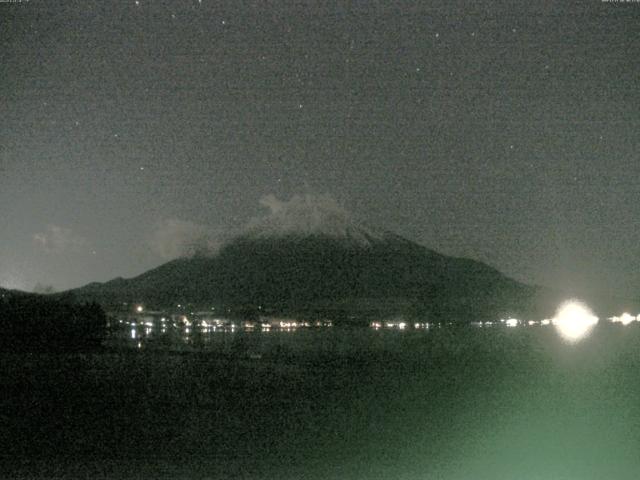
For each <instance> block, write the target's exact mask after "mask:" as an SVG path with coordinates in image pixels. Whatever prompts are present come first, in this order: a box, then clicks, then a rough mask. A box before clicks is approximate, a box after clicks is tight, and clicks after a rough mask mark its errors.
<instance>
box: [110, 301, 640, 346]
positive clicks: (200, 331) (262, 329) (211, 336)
mask: <svg viewBox="0 0 640 480" xmlns="http://www.w3.org/2000/svg"><path fill="white" fill-rule="evenodd" d="M636 320H637V317H635V316H632V315H630V314H628V313H623V314H622V315H621V316H619V317H618V316H614V317H610V318H609V319H608V321H609V322H610V323H611V324H618V325H623V326H627V325H629V324H631V323H633V322H636ZM597 323H598V318H597V317H596V316H595V315H593V314H592V312H591V310H590V309H589V308H588V307H587V306H586V305H584V304H582V303H580V302H578V301H569V302H565V303H564V304H562V305H561V306H560V308H559V309H558V312H557V314H556V316H555V317H554V318H553V319H543V320H520V319H517V318H506V319H500V320H496V321H473V322H470V323H469V326H470V327H471V328H474V329H475V328H481V329H485V328H507V329H525V328H540V327H547V326H553V327H555V330H556V331H557V333H558V335H559V336H560V337H561V338H563V339H564V340H565V341H567V342H569V343H575V342H578V341H580V340H582V339H583V338H585V337H586V336H588V335H589V334H590V333H591V331H592V329H593V328H594V326H595V325H596V324H597ZM116 325H117V328H116V330H115V331H113V332H112V335H111V338H110V342H111V344H119V345H120V346H124V347H130V348H131V347H132V348H144V347H154V348H165V349H166V348H193V349H203V348H205V349H206V348H219V347H228V346H229V345H236V344H242V345H241V347H240V348H245V349H246V350H247V351H249V350H251V348H254V349H255V348H258V347H256V345H259V344H260V343H265V339H266V338H267V337H268V336H274V337H275V338H276V339H279V340H276V341H281V340H282V338H284V337H283V335H284V336H286V335H292V334H298V337H300V336H301V335H302V336H303V337H305V338H312V337H314V336H315V337H318V334H317V332H319V331H327V330H331V327H333V326H334V323H333V322H332V321H330V320H327V319H324V320H316V321H309V320H298V319H292V318H279V319H278V318H276V319H268V320H267V321H264V320H260V321H255V320H243V321H239V320H230V319H226V318H213V319H212V318H197V317H196V318H193V317H191V318H188V317H187V316H185V315H174V316H170V318H167V317H166V316H162V317H159V316H158V317H153V316H149V315H146V316H142V315H138V316H135V315H134V316H131V315H130V316H128V317H123V318H120V319H119V320H118V321H117V322H116ZM450 325H452V323H430V322H425V321H409V320H407V319H405V318H404V317H402V316H397V317H394V318H391V319H381V320H374V321H371V322H370V323H369V325H368V326H369V328H366V329H364V330H365V331H369V332H374V333H375V332H380V333H382V332H384V331H386V332H393V331H396V332H402V334H404V335H411V334H414V333H415V334H428V333H429V332H430V331H433V330H434V329H440V328H443V327H444V328H446V327H448V326H450ZM358 331H359V332H360V333H362V331H363V329H358ZM302 332H306V333H302ZM314 332H315V333H314ZM412 332H413V333H412ZM266 343H269V342H266ZM244 344H250V345H249V346H248V347H247V346H246V345H244Z"/></svg>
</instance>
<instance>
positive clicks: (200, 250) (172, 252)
mask: <svg viewBox="0 0 640 480" xmlns="http://www.w3.org/2000/svg"><path fill="white" fill-rule="evenodd" d="M221 243H222V242H221V240H220V239H219V236H218V235H217V234H216V232H215V231H214V230H213V229H212V228H211V227H208V226H205V225H200V224H197V223H194V222H190V221H186V220H180V219H177V218H170V219H165V220H162V221H160V222H158V223H157V224H156V227H155V230H154V231H153V233H152V235H151V238H150V239H149V246H150V247H151V250H152V251H153V252H154V253H155V254H156V255H158V256H160V257H161V258H163V259H165V260H171V259H174V258H178V257H186V256H193V255H195V254H204V255H213V254H215V253H216V252H217V251H218V250H219V248H220V245H221Z"/></svg>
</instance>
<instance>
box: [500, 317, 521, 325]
mask: <svg viewBox="0 0 640 480" xmlns="http://www.w3.org/2000/svg"><path fill="white" fill-rule="evenodd" d="M502 321H503V322H505V323H506V324H507V327H517V326H518V323H520V322H518V319H517V318H509V319H507V320H502Z"/></svg>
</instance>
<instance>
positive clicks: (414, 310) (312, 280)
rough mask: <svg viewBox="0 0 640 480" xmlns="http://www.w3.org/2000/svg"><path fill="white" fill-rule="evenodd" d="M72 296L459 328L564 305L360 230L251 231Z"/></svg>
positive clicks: (470, 266) (485, 269)
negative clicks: (421, 321)
mask: <svg viewBox="0 0 640 480" xmlns="http://www.w3.org/2000/svg"><path fill="white" fill-rule="evenodd" d="M72 293H73V294H74V296H75V297H76V298H77V299H78V300H81V301H97V302H98V303H100V304H102V305H103V306H105V307H107V308H122V306H123V304H124V303H126V304H128V305H131V304H132V303H136V302H141V303H145V304H147V305H150V306H151V305H152V306H153V307H154V308H172V307H175V306H176V305H177V304H188V305H191V306H192V307H193V308H210V307H211V306H216V307H224V308H225V309H230V310H231V311H235V312H243V313H244V314H250V313H259V312H271V313H297V314H301V313H304V314H310V315H314V314H315V315H331V314H333V315H343V316H354V315H355V316H360V317H363V316H366V315H379V314H385V315H388V314H393V313H401V314H408V315H410V316H413V317H416V318H418V317H420V318H425V319H430V320H433V321H438V320H447V321H451V320H453V321H460V322H465V321H474V320H488V319H492V320H495V319H497V318H500V317H506V316H524V317H527V316H534V315H537V316H540V315H543V314H550V313H552V312H549V311H548V310H549V308H550V306H551V305H554V306H555V305H556V303H555V301H556V300H557V298H556V297H558V298H559V296H557V295H554V294H553V292H551V291H548V290H545V289H543V288H540V287H533V286H528V285H524V284H522V283H519V282H517V281H515V280H512V279H510V278H508V277H506V276H504V275H503V274H501V273H500V272H499V271H497V270H496V269H494V268H492V267H490V266H488V265H485V264H483V263H481V262H478V261H474V260H469V259H464V258H454V257H449V256H445V255H442V254H439V253H437V252H435V251H433V250H430V249H428V248H425V247H423V246H421V245H418V244H416V243H413V242H411V241H408V240H406V239H404V238H402V237H400V236H397V235H394V234H390V233H379V232H373V231H371V230H367V229H362V228H357V227H353V228H349V229H343V230H341V231H340V232H339V233H335V232H330V233H329V234H327V233H322V232H319V233H309V234H307V233H305V234H296V233H287V234H283V235H278V234H273V233H269V234H263V232H260V231H253V232H251V233H248V234H245V235H242V236H239V237H237V238H236V239H235V240H233V241H231V242H230V243H228V244H227V245H226V246H224V247H223V248H222V249H221V250H220V251H219V252H218V253H217V254H216V255H203V254H201V255H195V256H193V257H190V258H179V259H176V260H173V261H170V262H168V263H166V264H164V265H161V266H159V267H157V268H155V269H153V270H150V271H148V272H146V273H143V274H142V275H139V276H137V277H135V278H131V279H122V278H116V279H114V280H111V281H109V282H106V283H93V284H89V285H86V286H85V287H82V288H79V289H76V290H74V291H73V292H72Z"/></svg>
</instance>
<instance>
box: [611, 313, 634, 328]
mask: <svg viewBox="0 0 640 480" xmlns="http://www.w3.org/2000/svg"><path fill="white" fill-rule="evenodd" d="M610 320H611V321H612V322H613V323H621V324H622V325H624V326H627V325H629V324H630V323H631V322H634V321H635V320H636V317H634V316H633V315H630V314H628V313H627V312H625V313H623V314H622V315H620V316H619V317H611V319H610Z"/></svg>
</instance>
